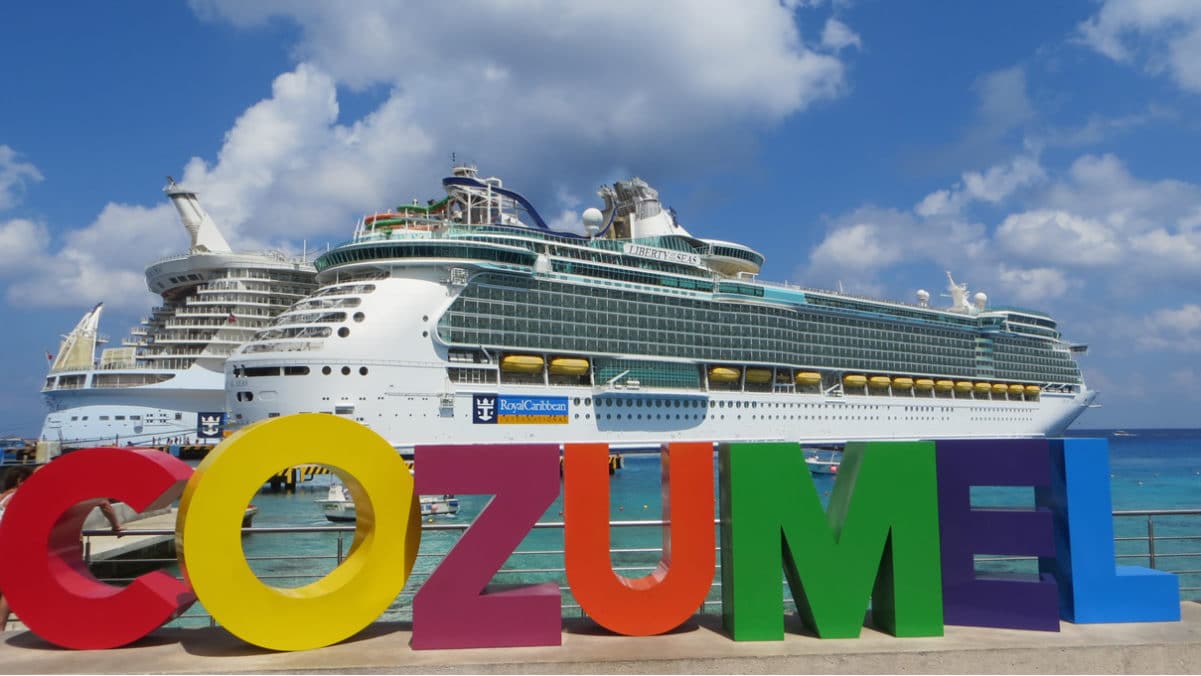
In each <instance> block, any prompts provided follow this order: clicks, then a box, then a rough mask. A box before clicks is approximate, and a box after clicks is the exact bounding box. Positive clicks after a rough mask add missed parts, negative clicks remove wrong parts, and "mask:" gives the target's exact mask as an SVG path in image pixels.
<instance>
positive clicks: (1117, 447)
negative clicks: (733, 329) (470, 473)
mask: <svg viewBox="0 0 1201 676" xmlns="http://www.w3.org/2000/svg"><path fill="white" fill-rule="evenodd" d="M1072 436H1086V437H1099V436H1103V437H1105V438H1107V439H1108V441H1109V449H1110V454H1109V456H1110V472H1111V487H1112V492H1113V507H1114V509H1115V510H1135V509H1199V510H1201V430H1131V431H1129V433H1124V434H1121V435H1115V434H1113V432H1111V431H1079V432H1073V434H1072ZM328 481H329V478H328V476H325V477H318V479H317V480H316V481H314V482H312V483H308V484H304V485H302V487H301V488H299V489H298V490H297V491H296V492H295V493H270V492H263V493H260V494H259V495H257V496H256V497H255V499H254V504H255V505H256V506H257V507H258V508H259V510H260V511H259V514H258V516H257V517H256V519H255V525H256V526H329V525H332V524H330V523H329V522H328V521H326V519H325V518H324V516H323V514H322V512H321V509H320V508H319V506H318V505H317V504H316V503H315V502H314V501H315V500H318V499H321V498H324V497H325V494H326V491H327V486H328ZM814 482H815V485H816V487H817V489H818V491H819V494H820V495H822V497H823V500H825V498H826V497H827V496H828V495H829V492H830V490H831V489H832V488H833V483H834V478H833V477H831V476H827V475H817V476H815V477H814ZM610 491H611V498H610V517H611V519H612V520H614V521H635V520H657V519H660V518H661V516H662V510H661V508H662V504H661V486H660V466H659V457H658V455H657V454H649V455H626V457H625V467H624V468H623V469H621V470H618V472H617V473H616V474H615V475H613V476H612V477H611V479H610ZM1031 495H1032V491H1029V490H1028V489H1026V490H1025V491H1024V492H1023V491H1021V490H1020V489H1019V492H1018V493H1016V494H1002V495H1001V498H999V500H1000V502H1003V503H1005V502H1008V503H1010V504H1012V503H1014V502H1015V501H1016V502H1021V501H1022V500H1023V499H1026V497H1028V496H1031ZM1014 496H1016V497H1014ZM1009 498H1013V499H1009ZM459 499H460V511H459V514H458V515H457V516H454V517H435V518H434V519H433V520H432V521H427V525H431V526H442V525H447V524H470V523H471V521H472V520H473V519H474V518H475V516H476V515H478V514H479V513H480V511H481V510H482V509H483V508H484V507H485V505H486V504H487V502H488V500H489V499H490V496H484V495H460V496H459ZM981 499H982V500H983V501H984V502H986V503H987V502H989V501H990V500H994V499H998V498H996V496H989V495H987V494H985V495H983V497H982V498H981ZM562 505H563V498H562V491H560V495H559V497H558V498H557V499H556V500H555V502H554V504H552V505H551V506H550V508H549V509H548V510H547V511H546V513H545V515H544V516H543V517H542V519H540V521H544V522H558V521H561V520H562V509H563V506H562ZM1115 528H1116V531H1117V536H1118V538H1119V540H1121V538H1124V537H1136V536H1139V535H1141V534H1142V533H1145V530H1146V520H1145V519H1144V518H1130V519H1117V520H1116V522H1115ZM1155 528H1156V535H1157V537H1162V536H1164V535H1166V536H1181V535H1184V534H1192V535H1197V536H1201V516H1194V517H1159V518H1157V520H1156V522H1155ZM459 534H460V531H443V530H430V529H426V530H425V532H424V533H423V537H422V544H421V549H420V556H419V558H418V561H417V564H416V566H415V568H414V571H413V575H412V576H411V578H410V580H409V582H408V584H407V585H406V587H405V590H404V592H403V593H402V594H401V595H400V597H398V599H397V601H396V602H395V603H394V604H393V605H392V607H391V608H390V609H389V611H388V612H387V613H386V614H385V618H387V619H408V618H409V617H410V616H411V613H410V604H411V600H412V593H413V592H414V591H415V590H416V589H417V588H418V587H419V586H420V583H421V582H422V581H424V579H425V578H426V576H427V575H428V574H429V571H431V570H432V569H433V568H434V567H435V566H436V565H437V562H438V561H439V560H440V559H441V557H442V555H443V554H444V553H445V552H446V551H447V550H448V549H449V548H450V547H451V546H452V545H453V544H454V542H455V541H457V539H458V537H459ZM339 539H341V544H340V545H339ZM612 539H613V548H614V549H615V550H617V551H615V552H614V554H613V556H612V563H613V566H614V568H615V570H618V571H619V572H620V573H621V574H624V575H626V576H629V577H638V576H641V575H645V574H646V573H647V572H648V571H649V570H650V569H652V568H653V567H654V566H655V564H656V563H657V561H658V558H659V552H658V551H657V548H658V547H659V546H660V545H661V539H662V533H661V530H660V529H659V528H658V527H638V528H613V529H612ZM351 540H352V534H351V533H350V532H344V533H342V534H337V533H288V534H259V533H255V534H250V535H247V536H245V538H244V540H243V548H244V550H245V553H246V556H247V558H248V560H250V563H251V567H252V569H254V570H255V572H256V573H257V574H258V575H259V577H260V578H261V579H263V580H264V581H265V582H267V583H269V584H272V585H275V586H281V587H295V586H300V585H304V584H308V583H311V582H313V581H314V580H316V579H318V578H320V577H321V576H322V575H324V574H326V573H328V572H329V571H330V570H332V569H333V568H334V566H335V565H337V562H338V555H339V551H341V552H343V553H345V552H347V551H349V548H350V543H351ZM562 548H563V547H562V529H561V528H548V529H535V530H534V531H532V532H531V533H530V535H529V536H527V537H526V539H525V541H524V542H523V543H522V545H521V546H520V547H519V548H518V552H517V553H515V554H514V555H513V556H512V557H510V559H509V560H508V561H507V562H506V564H505V566H504V567H503V568H502V570H501V573H500V574H498V575H497V577H496V578H495V580H494V582H495V583H514V582H520V583H530V582H542V581H554V582H556V583H558V584H559V585H560V586H561V587H563V588H564V606H565V610H564V613H565V614H572V613H574V612H575V610H574V607H573V601H572V600H571V598H570V595H569V594H568V593H567V592H566V590H565V587H566V585H565V581H564V579H563V575H562V572H561V570H555V569H561V568H562V567H563V559H562V554H561V551H562ZM1117 548H1118V551H1119V553H1128V554H1140V555H1141V554H1145V551H1146V545H1145V543H1140V542H1133V541H1131V542H1126V541H1119V542H1118V546H1117ZM1157 548H1158V551H1159V552H1160V554H1161V555H1162V554H1164V553H1172V552H1188V551H1194V552H1195V551H1201V537H1199V539H1197V540H1194V541H1176V540H1167V541H1164V542H1162V543H1158V544H1157ZM1028 563H1029V562H1027V564H1028ZM1119 563H1126V564H1139V565H1146V563H1147V560H1146V558H1145V557H1141V558H1133V559H1129V560H1122V561H1119ZM994 565H998V564H994ZM999 565H1000V566H1001V567H1002V568H1009V569H1013V568H1016V569H1018V570H1021V569H1022V563H1021V562H1018V563H1002V564H999ZM1157 565H1159V567H1161V568H1168V569H1172V570H1193V569H1201V558H1190V557H1177V558H1171V557H1163V558H1161V559H1160V560H1159V561H1157ZM1173 566H1175V568H1173ZM1027 567H1028V566H1027ZM399 572H400V571H399V566H398V573H399ZM1182 587H1201V575H1188V576H1184V577H1182ZM1183 595H1184V596H1185V597H1187V598H1201V589H1197V590H1193V591H1184V592H1183ZM717 600H718V597H717V595H716V593H714V594H711V595H710V601H711V602H714V603H713V604H712V605H711V606H710V607H709V608H708V612H719V608H718V606H717V605H716V601H717ZM203 612H204V611H203V610H202V609H200V608H195V609H193V610H192V611H190V612H189V613H188V616H196V615H200V614H202V613H203ZM203 621H204V622H207V619H204V620H203ZM179 622H180V623H181V624H184V625H188V624H195V623H196V622H197V620H193V621H188V620H187V616H185V619H183V620H181V621H179Z"/></svg>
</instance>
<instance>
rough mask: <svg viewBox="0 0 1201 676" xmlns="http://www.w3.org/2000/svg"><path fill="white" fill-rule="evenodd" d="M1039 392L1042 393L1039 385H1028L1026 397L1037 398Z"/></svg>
mask: <svg viewBox="0 0 1201 676" xmlns="http://www.w3.org/2000/svg"><path fill="white" fill-rule="evenodd" d="M1039 392H1042V388H1040V387H1039V386H1038V385H1027V386H1026V396H1027V397H1037V396H1038V394H1039Z"/></svg>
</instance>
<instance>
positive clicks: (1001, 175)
mask: <svg viewBox="0 0 1201 676" xmlns="http://www.w3.org/2000/svg"><path fill="white" fill-rule="evenodd" d="M1046 176H1047V174H1046V171H1044V170H1043V168H1042V165H1041V164H1039V161H1038V158H1037V157H1031V156H1028V155H1019V156H1017V157H1015V158H1013V159H1012V160H1010V161H1009V162H1008V163H1007V164H998V165H995V166H992V167H989V168H988V169H987V170H986V171H984V172H983V173H981V172H978V171H968V172H964V173H963V174H962V175H961V180H960V182H959V183H956V184H955V185H954V186H952V187H951V188H949V189H943V190H936V191H934V192H932V193H930V194H929V195H926V196H925V197H924V198H922V200H921V201H920V202H918V204H917V205H916V206H915V207H914V208H913V210H914V211H915V212H916V213H917V214H918V215H919V216H924V217H933V216H951V215H955V214H958V213H960V212H961V211H962V210H963V209H964V208H965V207H967V206H968V205H970V204H971V203H972V202H977V201H983V202H989V203H992V204H995V203H997V202H1000V201H1002V200H1004V199H1006V198H1008V197H1009V196H1010V195H1012V194H1013V193H1014V192H1016V191H1018V190H1020V189H1022V188H1026V187H1029V186H1031V185H1036V184H1038V183H1040V182H1042V181H1044V180H1045V179H1046Z"/></svg>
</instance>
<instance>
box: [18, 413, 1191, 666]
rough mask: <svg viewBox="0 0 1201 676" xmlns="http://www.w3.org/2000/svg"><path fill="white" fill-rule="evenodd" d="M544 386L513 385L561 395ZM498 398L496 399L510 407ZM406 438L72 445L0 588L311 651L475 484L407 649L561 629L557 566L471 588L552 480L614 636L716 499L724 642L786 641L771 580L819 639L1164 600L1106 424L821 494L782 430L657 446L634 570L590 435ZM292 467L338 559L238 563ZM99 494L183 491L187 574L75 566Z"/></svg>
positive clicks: (91, 640)
mask: <svg viewBox="0 0 1201 676" xmlns="http://www.w3.org/2000/svg"><path fill="white" fill-rule="evenodd" d="M487 396H491V395H487ZM548 399H549V401H548ZM553 399H554V398H531V399H527V401H529V402H530V404H531V405H532V404H535V403H537V404H539V406H547V407H554V406H558V405H559V404H558V403H557V402H555V401H553ZM494 405H495V406H496V408H495V409H494V410H493V411H492V412H491V415H494V416H496V417H497V418H498V419H499V416H501V415H510V414H506V413H504V412H503V409H501V408H500V403H499V402H494ZM562 405H563V406H564V408H563V411H564V414H565V412H566V408H565V407H566V402H562ZM529 407H530V405H527V409H528V408H529ZM557 414H558V413H557V412H552V411H545V410H544V411H539V412H537V413H536V414H535V415H547V416H552V415H557ZM511 415H517V413H511ZM498 422H499V420H498ZM348 448H351V449H354V452H353V453H347V452H345V451H346V449H348ZM414 452H415V463H416V467H418V468H420V469H419V471H418V472H417V474H416V475H415V476H413V475H410V474H409V472H408V470H407V468H406V467H405V464H404V462H403V461H402V460H401V458H400V456H399V455H398V454H397V453H396V451H395V449H394V448H393V447H392V446H391V445H389V444H388V443H387V442H386V441H385V440H384V439H383V438H381V437H380V436H378V435H377V434H375V433H374V432H372V431H371V430H369V429H368V428H366V427H364V426H362V425H359V424H357V423H354V422H351V421H348V420H345V419H342V418H338V417H335V416H330V415H321V414H300V415H294V416H287V417H281V418H275V419H271V420H266V421H263V422H260V423H256V424H254V425H250V426H248V427H246V428H245V429H242V430H240V431H239V432H237V433H236V434H234V435H233V436H231V437H230V438H228V439H227V440H225V441H224V442H223V443H221V444H220V445H219V446H217V447H215V448H214V449H213V451H211V452H210V453H209V455H208V456H207V457H206V458H205V460H204V461H203V462H202V463H201V464H200V465H199V466H198V467H196V468H195V470H193V469H192V468H191V467H189V466H188V465H186V464H184V463H182V462H180V461H179V460H177V459H175V458H173V457H171V456H169V455H167V454H165V453H161V452H158V451H152V450H148V449H129V448H99V449H89V450H83V451H77V452H74V453H71V454H69V455H66V456H63V457H61V458H58V459H56V460H55V461H54V462H51V463H50V464H49V465H47V466H46V467H44V468H43V469H42V470H40V471H39V472H37V473H36V474H35V475H34V476H33V477H31V478H30V479H29V480H28V481H26V482H25V484H23V485H22V487H21V489H20V490H19V491H18V492H17V493H16V495H15V497H14V498H13V499H12V500H11V502H10V504H9V506H8V508H7V511H6V513H5V516H4V519H3V520H2V521H0V551H3V552H4V556H3V557H0V589H3V590H4V592H5V595H6V597H7V598H8V600H9V602H10V604H11V606H12V609H13V610H14V611H15V612H16V613H17V614H18V615H19V616H20V617H21V619H22V620H23V621H24V623H25V624H26V626H28V627H29V629H30V630H31V631H32V632H34V633H35V634H37V635H38V636H40V637H41V638H43V639H44V640H46V641H49V642H51V643H54V644H57V645H60V646H64V647H68V648H112V647H117V646H122V645H126V644H128V643H131V642H133V641H136V640H138V639H139V638H141V637H143V636H145V635H147V634H148V633H150V632H152V631H154V630H155V629H156V628H158V627H159V626H161V625H162V624H163V623H165V622H167V621H169V620H171V619H172V618H174V617H176V616H178V615H179V614H180V613H182V612H183V611H184V610H185V609H186V608H187V607H189V606H190V605H191V604H192V603H193V602H195V601H197V600H199V601H200V602H201V603H202V604H203V605H204V607H205V609H206V610H208V611H209V612H210V613H211V614H212V616H213V618H214V619H215V620H216V621H217V622H218V623H220V624H221V626H222V627H224V628H226V629H227V630H228V631H230V632H231V633H233V634H234V635H235V636H238V637H239V638H241V639H242V640H244V641H246V642H248V643H251V644H254V645H258V646H262V647H264V648H268V649H271V650H302V649H307V648H316V647H320V646H325V645H329V644H332V643H336V642H339V641H342V640H345V639H347V638H349V637H351V636H354V635H355V634H356V633H358V632H359V631H361V630H362V629H364V628H365V627H367V626H368V625H370V624H371V623H372V622H374V621H375V620H376V619H377V618H378V617H379V616H380V615H381V614H382V613H383V612H384V610H385V609H387V608H388V606H389V605H391V604H392V602H393V601H394V600H395V599H396V597H397V595H398V594H399V593H400V591H401V588H402V587H403V586H404V584H405V581H406V579H407V578H408V576H409V574H410V572H411V571H412V569H413V564H414V561H415V558H416V555H417V549H418V546H419V544H420V540H421V521H420V508H419V505H418V495H421V494H443V493H457V494H487V495H492V496H494V497H493V498H492V500H491V501H490V502H489V503H488V505H487V507H486V508H485V509H484V510H483V511H482V512H481V513H480V514H479V516H478V517H477V518H476V519H475V521H474V522H473V524H472V525H471V527H470V528H469V529H468V530H467V531H466V532H465V533H464V534H463V535H462V537H461V538H460V539H459V541H458V542H457V543H456V544H455V546H454V548H452V549H451V550H450V552H448V554H447V555H446V557H445V558H444V559H443V560H442V561H441V563H440V564H439V565H438V567H437V568H436V569H435V570H434V571H433V573H432V574H431V575H430V577H429V579H428V580H427V581H426V582H425V583H424V584H423V585H422V586H421V588H420V589H419V590H418V591H417V593H416V595H415V597H414V599H413V630H412V644H411V647H412V648H413V649H418V650H420V649H431V648H480V647H497V646H535V645H559V644H560V642H561V640H562V632H561V610H562V609H561V604H562V601H561V599H560V591H559V589H558V587H557V586H556V584H554V583H543V584H535V585H529V586H525V587H521V588H517V589H508V590H506V591H504V592H503V593H498V592H489V591H488V590H487V586H488V584H489V582H490V581H491V579H492V577H493V576H494V575H495V574H496V571H497V570H498V569H499V568H500V566H501V565H502V564H503V563H504V561H505V560H506V559H507V558H508V557H509V556H510V554H512V552H513V550H514V548H515V547H516V546H517V544H518V543H519V542H521V540H522V539H523V538H524V537H525V535H526V533H528V532H529V530H530V528H531V527H532V526H533V525H534V523H535V521H536V520H537V519H538V518H539V517H540V516H541V515H542V514H544V513H545V512H546V510H547V508H548V507H549V506H550V505H551V504H552V503H553V502H554V500H555V499H556V498H557V497H558V495H559V492H560V490H562V491H563V492H564V524H565V526H564V540H565V542H564V550H565V553H564V558H565V561H564V568H565V569H566V571H567V581H568V584H569V586H570V588H571V593H572V595H573V596H574V598H575V599H576V601H577V602H578V603H579V605H580V607H581V608H582V609H583V611H584V613H585V614H586V615H587V616H588V617H589V618H591V619H592V620H593V621H595V622H596V623H597V624H599V625H601V626H603V627H605V628H606V629H608V630H610V631H613V632H616V633H618V634H626V635H653V634H660V633H664V632H668V631H671V630H673V629H675V628H676V627H678V626H680V625H681V624H682V623H684V622H686V621H687V620H688V619H689V618H690V617H692V616H693V615H694V614H695V613H696V612H697V611H698V609H699V608H700V607H701V604H702V603H703V602H704V599H705V596H706V595H707V594H708V592H709V589H710V586H711V585H712V583H713V581H714V577H715V574H716V570H717V566H716V556H717V555H716V554H715V552H716V551H717V538H716V534H715V532H714V531H715V528H714V525H713V519H714V514H715V513H719V514H720V524H721V525H720V531H721V540H720V542H721V549H720V557H721V562H722V565H721V572H720V581H721V590H722V620H723V623H724V625H725V628H726V630H727V631H728V633H729V634H730V636H731V637H732V639H733V640H735V641H758V640H780V639H782V638H783V637H784V631H785V629H784V626H785V623H784V620H785V612H784V597H783V593H782V586H781V585H782V580H783V579H787V580H788V582H789V588H790V589H791V593H792V596H793V599H794V600H795V602H796V605H797V609H798V611H799V613H798V614H799V615H800V617H801V618H802V621H803V622H804V623H805V624H806V625H807V628H808V629H809V630H810V631H812V632H813V633H814V634H815V635H816V636H818V637H820V638H851V637H856V636H858V635H859V632H860V630H861V628H862V625H863V622H864V613H865V612H866V611H867V610H868V609H869V608H870V612H871V615H872V622H873V625H874V626H876V627H878V628H880V629H882V630H884V631H887V632H889V633H892V634H893V635H895V636H940V635H942V633H943V626H944V625H945V624H953V625H971V626H980V627H1007V628H1022V629H1037V630H1047V631H1057V630H1058V629H1059V623H1060V621H1061V620H1067V621H1070V622H1077V623H1095V622H1150V621H1164V620H1178V619H1179V617H1180V603H1179V589H1178V582H1177V579H1176V577H1175V576H1173V575H1170V574H1168V573H1164V572H1160V571H1154V570H1149V569H1145V568H1134V567H1118V566H1116V565H1115V563H1114V540H1113V521H1112V517H1111V505H1110V499H1109V469H1108V459H1107V452H1108V451H1107V447H1106V444H1105V441H1104V440H1099V439H1063V440H1047V439H1037V440H1034V439H1030V440H1014V439H1009V440H971V441H937V442H921V441H918V442H896V441H881V442H861V443H853V444H850V445H848V446H847V448H846V451H845V454H844V458H843V462H842V466H841V470H840V471H839V474H838V478H837V480H836V482H835V484H834V489H833V493H832V494H831V496H830V500H829V507H828V508H826V509H823V507H822V505H821V499H820V497H819V495H818V491H817V488H816V487H815V485H814V483H813V478H812V476H811V475H810V473H809V470H808V468H807V466H806V464H805V461H804V457H803V455H802V453H801V452H800V448H799V446H798V445H797V444H793V443H731V444H722V445H721V447H720V448H719V471H718V473H717V474H718V478H717V479H715V478H714V472H713V445H712V444H710V443H706V442H686V443H671V444H666V445H665V446H664V448H663V451H662V462H663V463H664V471H663V477H664V481H665V485H664V487H663V491H664V513H665V517H664V518H665V520H667V521H670V525H669V527H667V528H666V529H665V531H664V535H663V537H664V545H665V546H664V552H665V554H664V558H663V559H662V560H661V562H660V565H659V566H658V567H657V568H656V569H655V571H654V572H652V573H650V574H649V575H646V576H644V577H641V578H637V579H631V578H626V577H623V576H620V575H617V574H616V573H614V571H613V570H612V565H611V561H610V552H609V527H608V520H609V475H608V452H609V448H608V446H607V445H606V444H595V443H594V444H577V443H568V444H566V445H564V446H563V447H562V451H561V450H560V446H559V445H558V444H544V443H531V444H510V445H502V446H497V445H474V446H468V445H459V446H455V445H448V446H417V447H416V449H415V451H414ZM561 453H562V461H563V476H562V483H560V474H559V463H560V457H561ZM300 464H325V465H328V466H331V467H333V468H334V471H335V473H336V474H337V475H338V476H339V478H340V479H341V480H342V481H343V482H344V483H345V484H346V486H347V487H348V488H349V489H350V491H351V494H352V495H353V497H354V501H355V505H356V507H357V510H358V516H359V519H358V521H357V523H356V530H355V541H354V544H353V545H352V547H351V549H350V554H349V556H347V558H346V560H345V561H344V562H343V563H342V564H341V565H339V566H338V567H337V568H336V569H334V570H333V571H332V572H331V573H330V574H329V575H327V576H326V577H325V578H323V579H321V580H319V581H317V582H314V583H312V584H309V585H306V586H303V587H299V588H289V589H280V588H276V587H272V586H270V585H268V584H266V583H264V582H263V581H261V580H259V579H258V578H257V577H256V575H255V574H254V572H253V571H252V570H251V568H250V566H249V564H247V562H246V559H245V555H244V553H243V551H242V542H241V538H242V531H241V525H242V516H243V512H244V510H245V507H246V504H247V503H248V502H249V501H250V500H251V499H252V498H253V496H254V495H255V493H256V492H257V491H258V490H259V488H260V487H261V486H262V484H263V482H264V481H265V480H266V479H267V478H268V477H269V476H271V475H272V474H274V473H275V472H277V471H278V470H279V468H280V467H288V466H295V465H300ZM715 481H716V482H717V483H718V485H719V487H720V500H718V501H717V504H715V498H714V493H715ZM973 486H1029V487H1033V489H1034V493H1035V501H1036V503H1037V508H1036V509H1031V510H1026V511H1014V510H988V509H979V508H974V507H973V506H972V504H971V488H972V487H973ZM104 497H113V498H117V499H120V500H123V501H124V502H126V503H127V504H129V505H130V506H131V507H132V508H134V509H136V510H138V511H144V510H146V509H149V508H155V507H161V506H165V505H168V504H170V503H171V502H172V501H174V500H176V499H179V501H180V502H179V505H180V506H179V518H178V522H177V523H178V525H177V528H176V544H177V550H178V552H179V558H180V567H181V569H182V570H183V571H184V574H185V579H184V580H183V581H179V580H176V579H175V578H173V577H171V576H169V575H167V574H166V573H163V572H161V571H160V572H154V573H149V574H146V575H142V576H140V577H138V578H136V579H135V580H134V581H133V582H132V583H131V584H129V585H128V586H127V587H125V588H118V587H113V586H109V585H106V584H104V583H101V582H100V581H98V580H97V579H95V578H94V577H93V576H92V575H91V573H90V572H89V571H88V569H87V567H86V566H85V565H84V564H83V563H82V552H81V546H80V529H81V528H82V525H83V520H84V518H85V517H86V516H87V514H88V513H89V512H90V511H91V509H92V508H93V507H94V506H96V505H98V504H99V503H100V501H101V500H102V498H104ZM668 515H669V516H668ZM977 554H996V555H1012V556H1027V557H1037V558H1038V562H1039V573H1038V574H1037V575H1032V576H1030V577H1029V579H1015V578H1012V577H1004V578H1002V577H996V578H992V577H987V576H985V575H983V574H979V573H977V572H976V571H975V569H974V562H973V561H974V557H975V556H976V555H977Z"/></svg>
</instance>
